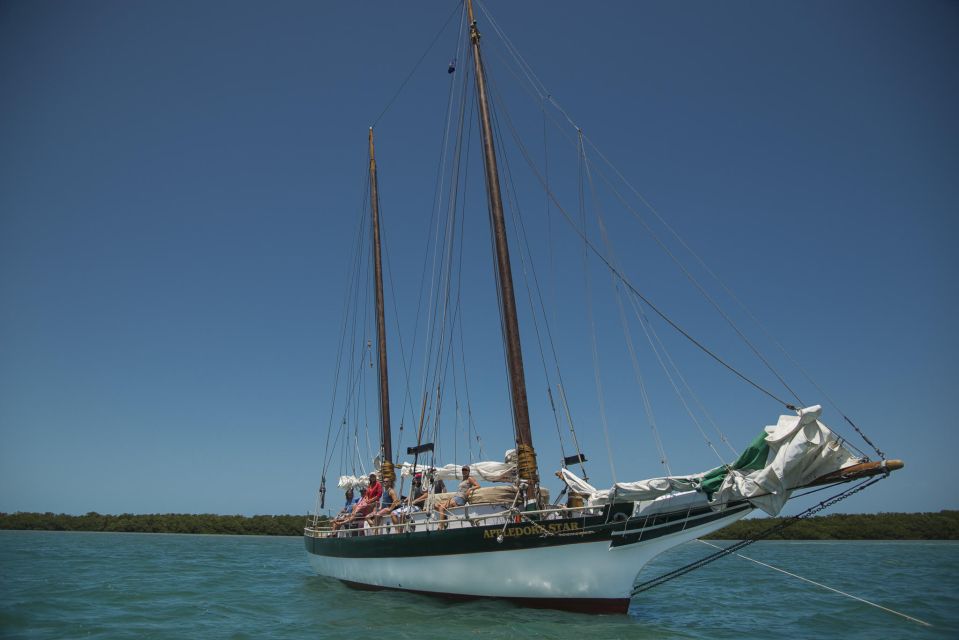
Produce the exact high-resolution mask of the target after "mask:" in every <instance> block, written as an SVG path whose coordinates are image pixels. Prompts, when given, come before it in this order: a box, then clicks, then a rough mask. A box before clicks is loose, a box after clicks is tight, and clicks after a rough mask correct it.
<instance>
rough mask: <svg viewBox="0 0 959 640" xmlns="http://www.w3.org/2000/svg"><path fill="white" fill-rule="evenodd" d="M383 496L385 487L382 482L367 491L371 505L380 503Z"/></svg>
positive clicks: (371, 486) (367, 499) (367, 498)
mask: <svg viewBox="0 0 959 640" xmlns="http://www.w3.org/2000/svg"><path fill="white" fill-rule="evenodd" d="M382 495H383V485H382V483H380V482H377V483H376V484H372V485H370V486H369V487H368V488H367V489H366V501H367V502H370V503H373V502H379V501H380V496H382Z"/></svg>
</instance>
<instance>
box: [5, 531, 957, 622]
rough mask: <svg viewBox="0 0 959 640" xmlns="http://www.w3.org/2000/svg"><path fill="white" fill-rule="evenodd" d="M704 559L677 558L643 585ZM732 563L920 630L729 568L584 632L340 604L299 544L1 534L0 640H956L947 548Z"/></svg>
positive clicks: (345, 600)
mask: <svg viewBox="0 0 959 640" xmlns="http://www.w3.org/2000/svg"><path fill="white" fill-rule="evenodd" d="M709 551H710V549H709V548H708V547H706V546H705V545H704V544H702V543H698V542H692V543H689V544H687V545H684V546H682V547H679V548H677V549H675V550H673V551H672V552H670V553H668V554H666V555H665V556H662V557H661V558H660V559H659V560H658V561H657V562H656V563H655V564H653V565H650V566H649V567H647V569H646V570H645V571H644V572H643V576H644V577H653V576H654V575H656V574H657V572H662V571H665V570H668V569H670V568H673V567H675V566H678V565H680V564H685V563H686V562H689V561H691V560H693V559H695V558H698V557H700V556H702V555H705V554H706V553H708V552H709ZM744 554H745V555H748V556H750V557H753V558H756V559H757V560H762V561H764V562H768V563H771V564H775V565H777V566H780V567H782V568H784V569H787V570H789V571H791V572H794V573H798V574H800V575H803V576H806V577H809V578H812V579H815V580H817V581H819V582H823V583H825V584H828V585H829V586H832V587H834V588H837V589H841V590H843V591H847V592H851V593H853V594H855V595H858V596H860V597H863V598H866V599H868V600H871V601H874V602H877V603H879V604H882V605H884V606H887V607H891V608H894V609H897V610H900V611H903V612H905V613H908V614H910V615H912V616H915V617H917V618H921V619H924V620H926V621H928V622H931V623H932V624H933V625H934V626H933V627H932V628H924V627H921V626H919V625H917V624H915V623H912V622H909V621H906V620H903V619H901V618H898V617H896V616H893V615H891V614H888V613H885V612H883V611H879V610H877V609H874V608H872V607H869V606H867V605H865V604H862V603H859V602H856V601H854V600H850V599H848V598H844V597H842V596H839V595H836V594H834V593H831V592H829V591H825V590H823V589H820V588H817V587H813V586H810V585H807V584H805V583H802V582H800V581H798V580H796V579H794V578H790V577H788V576H785V575H782V574H780V573H777V572H774V571H771V570H769V569H766V568H764V567H760V566H758V565H755V564H753V563H750V562H747V561H745V560H742V559H739V558H725V559H723V560H720V561H718V562H716V563H714V564H712V565H709V566H708V567H706V568H704V569H702V570H699V571H696V572H693V573H691V574H688V575H686V576H683V577H682V578H679V579H678V580H674V581H672V582H670V583H668V584H666V585H664V586H661V587H658V588H656V589H653V590H651V591H648V592H646V593H645V594H643V595H642V596H641V597H638V598H636V599H634V600H633V604H632V607H631V608H630V613H629V615H628V616H588V615H582V614H570V613H562V612H555V611H542V610H533V609H521V608H518V607H514V606H512V605H508V604H503V603H499V602H492V601H478V602H468V603H448V602H445V601H441V600H437V599H433V598H427V597H424V596H416V595H411V594H403V593H391V592H372V593H371V592H358V591H353V590H350V589H348V588H346V587H344V586H343V585H341V584H340V583H339V582H336V581H333V580H328V579H326V578H320V577H318V576H315V575H312V574H311V573H310V570H309V565H308V562H307V559H306V552H305V551H304V550H303V543H302V540H300V539H299V538H268V537H241V536H191V535H163V534H129V533H127V534H124V533H59V532H27V531H0V636H2V637H5V638H7V637H9V638H177V639H179V638H352V639H356V638H374V637H375V638H410V639H412V638H416V639H417V640H420V639H423V638H450V637H454V636H460V637H482V638H510V639H515V638H576V639H577V640H585V639H586V638H590V639H592V638H711V639H713V638H767V637H771V636H776V637H785V638H814V637H820V638H826V637H838V636H840V635H841V636H842V637H843V638H876V637H894V638H903V637H906V638H956V637H959V543H949V542H760V543H757V544H755V545H753V546H751V547H749V548H747V549H746V550H745V551H744Z"/></svg>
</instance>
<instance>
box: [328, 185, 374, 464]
mask: <svg viewBox="0 0 959 640" xmlns="http://www.w3.org/2000/svg"><path fill="white" fill-rule="evenodd" d="M366 202H367V201H366V199H365V198H364V207H365V205H366ZM365 213H366V212H365V210H364V211H363V214H364V215H363V216H361V218H360V225H359V230H358V231H359V232H358V236H357V240H358V242H357V245H356V260H355V262H354V271H353V283H352V287H353V288H352V292H351V293H350V296H351V299H352V304H351V313H350V316H349V318H350V321H349V325H350V336H349V340H348V344H349V345H352V347H351V348H350V350H349V354H348V355H349V359H348V364H347V372H346V379H347V380H348V381H349V386H348V387H347V390H346V398H345V399H344V402H343V420H344V421H345V420H346V419H347V417H348V415H349V412H350V408H351V405H352V403H353V397H354V393H355V391H356V386H357V384H358V380H357V378H356V375H355V374H356V372H357V371H362V365H361V366H360V367H359V368H358V369H357V368H356V362H357V358H359V360H360V361H362V358H363V355H364V353H363V352H362V351H361V352H360V353H359V354H358V353H357V339H356V330H357V325H358V323H359V313H360V307H361V306H362V305H361V295H360V288H361V284H362V283H363V282H365V281H366V282H368V280H369V277H368V276H365V277H364V267H368V266H369V261H368V260H367V259H365V258H367V257H368V254H367V251H369V243H368V242H367V240H368V239H369V236H368V235H367V234H368V233H369V231H370V225H369V224H364V223H366V222H367V221H368V220H369V217H368V216H366V215H365ZM366 293H367V294H368V288H367V291H366ZM366 304H367V305H368V300H367V303H366ZM363 308H364V309H365V308H366V307H365V306H364V307H363ZM344 355H346V354H344ZM335 406H336V405H335V403H334V404H333V406H331V408H330V410H331V412H332V411H334V410H335ZM344 446H348V445H347V444H346V443H345V442H344ZM333 453H335V451H334V452H330V451H329V450H327V454H328V455H329V458H328V460H329V462H332V459H333ZM328 464H329V463H327V466H328Z"/></svg>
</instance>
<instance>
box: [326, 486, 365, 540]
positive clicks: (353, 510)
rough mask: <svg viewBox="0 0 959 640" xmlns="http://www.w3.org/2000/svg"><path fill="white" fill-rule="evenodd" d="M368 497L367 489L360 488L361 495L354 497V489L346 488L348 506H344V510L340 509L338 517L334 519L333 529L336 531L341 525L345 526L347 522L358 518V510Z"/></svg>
mask: <svg viewBox="0 0 959 640" xmlns="http://www.w3.org/2000/svg"><path fill="white" fill-rule="evenodd" d="M365 497H366V489H360V497H359V498H354V497H353V489H352V488H350V489H347V490H346V506H344V507H343V510H342V511H340V512H339V513H338V514H337V515H336V518H334V519H333V531H336V530H337V529H339V528H340V527H343V526H345V525H347V524H350V523H352V522H353V520H355V519H356V514H357V511H359V510H360V508H361V505H362V504H363V501H364V500H365Z"/></svg>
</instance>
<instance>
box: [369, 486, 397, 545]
mask: <svg viewBox="0 0 959 640" xmlns="http://www.w3.org/2000/svg"><path fill="white" fill-rule="evenodd" d="M398 506H400V499H399V497H398V496H397V495H396V491H395V490H394V489H393V482H392V481H391V480H384V481H383V494H382V495H381V496H380V501H379V503H378V504H377V505H376V508H374V510H373V513H371V514H370V515H369V517H367V518H366V521H367V522H368V523H369V524H370V526H371V527H378V526H379V524H380V521H381V520H382V519H383V516H388V515H390V513H392V511H393V510H394V509H396V508H397V507H398ZM389 532H390V528H389V525H387V527H386V531H385V533H389Z"/></svg>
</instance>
